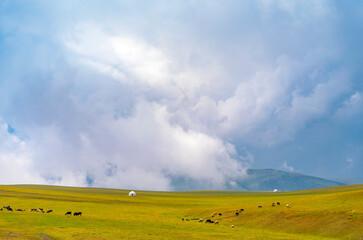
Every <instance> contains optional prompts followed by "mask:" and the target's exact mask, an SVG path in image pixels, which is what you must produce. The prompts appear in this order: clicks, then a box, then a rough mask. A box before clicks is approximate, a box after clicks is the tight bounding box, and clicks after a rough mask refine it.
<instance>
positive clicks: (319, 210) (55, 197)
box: [0, 185, 363, 240]
mask: <svg viewBox="0 0 363 240" xmlns="http://www.w3.org/2000/svg"><path fill="white" fill-rule="evenodd" d="M127 193H128V191H126V190H115V189H97V188H71V187H56V186H38V185H17V186H0V205H1V206H4V205H10V206H11V207H12V208H13V209H14V210H15V209H16V208H21V209H25V210H26V211H24V212H17V211H14V212H10V211H7V210H5V209H3V210H2V211H0V238H2V239H11V238H16V239H294V240H295V239H358V240H359V239H361V238H363V231H362V229H363V201H362V199H363V185H351V186H340V187H331V188H323V189H314V190H305V191H298V192H280V193H271V192H228V191H223V192H222V191H199V192H148V191H137V196H136V197H128V196H127ZM277 201H279V202H280V203H281V205H280V206H276V207H271V203H272V202H275V203H276V202H277ZM286 204H290V205H291V208H286ZM258 205H261V206H262V208H258V207H257V206H258ZM31 208H43V209H44V210H49V209H52V210H53V213H49V214H47V213H40V212H29V210H30V209H31ZM241 208H244V209H245V211H244V212H242V213H241V214H240V215H239V216H236V215H235V211H236V210H237V209H241ZM67 211H72V212H75V211H77V212H78V211H81V212H82V213H83V216H81V217H74V216H65V215H64V214H65V213H66V212H67ZM213 212H217V213H219V212H220V213H222V216H218V215H217V216H215V217H213V218H212V217H211V215H212V213H213ZM182 218H188V219H190V221H182V220H181V219H182ZM199 218H203V219H204V220H206V219H207V218H210V219H212V220H216V219H218V220H219V224H218V225H215V224H208V223H204V222H203V223H199V222H198V221H197V219H199ZM232 224H233V225H234V226H235V227H234V228H231V227H230V226H231V225H232Z"/></svg>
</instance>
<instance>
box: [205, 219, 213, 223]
mask: <svg viewBox="0 0 363 240" xmlns="http://www.w3.org/2000/svg"><path fill="white" fill-rule="evenodd" d="M205 223H214V221H212V220H210V219H207V220H206V221H205Z"/></svg>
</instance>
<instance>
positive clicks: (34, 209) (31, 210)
mask: <svg viewBox="0 0 363 240" xmlns="http://www.w3.org/2000/svg"><path fill="white" fill-rule="evenodd" d="M33 211H34V212H36V211H37V209H36V208H32V209H30V210H29V212H33Z"/></svg>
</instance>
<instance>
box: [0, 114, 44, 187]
mask: <svg viewBox="0 0 363 240" xmlns="http://www.w3.org/2000/svg"><path fill="white" fill-rule="evenodd" d="M0 166H1V168H0V182H1V184H20V183H37V184H41V183H45V181H44V180H43V179H42V178H41V176H39V174H38V171H37V169H36V168H35V166H34V164H33V160H32V156H31V155H30V154H29V149H28V146H27V144H26V142H24V141H22V140H21V139H19V137H17V136H16V135H13V134H10V133H9V132H8V125H7V124H6V123H5V122H3V121H2V120H1V118H0Z"/></svg>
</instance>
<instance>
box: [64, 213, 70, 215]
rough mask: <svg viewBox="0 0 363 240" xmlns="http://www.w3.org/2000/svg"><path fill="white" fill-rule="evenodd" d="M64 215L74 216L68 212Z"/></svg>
mask: <svg viewBox="0 0 363 240" xmlns="http://www.w3.org/2000/svg"><path fill="white" fill-rule="evenodd" d="M64 215H72V212H66V214H64Z"/></svg>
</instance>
